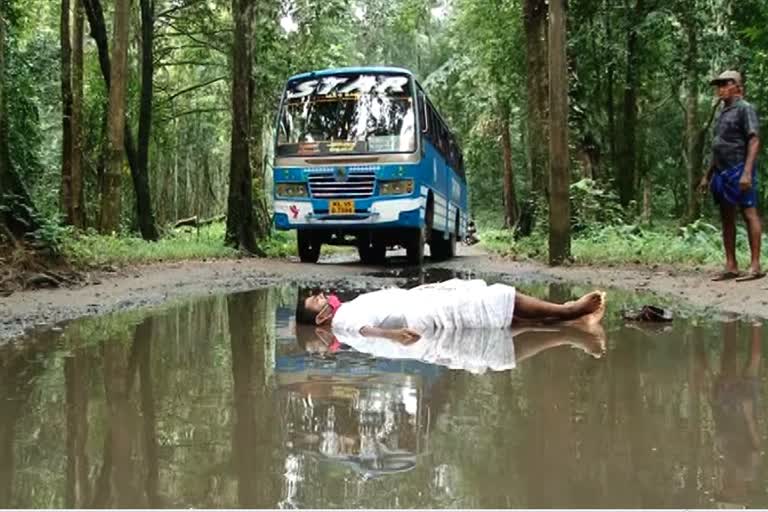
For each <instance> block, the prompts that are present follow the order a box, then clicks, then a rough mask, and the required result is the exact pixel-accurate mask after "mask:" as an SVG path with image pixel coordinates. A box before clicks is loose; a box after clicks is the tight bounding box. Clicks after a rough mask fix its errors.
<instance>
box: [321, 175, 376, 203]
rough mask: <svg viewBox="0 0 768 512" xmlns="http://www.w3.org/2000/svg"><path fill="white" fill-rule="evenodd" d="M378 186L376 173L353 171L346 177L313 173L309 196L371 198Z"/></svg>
mask: <svg viewBox="0 0 768 512" xmlns="http://www.w3.org/2000/svg"><path fill="white" fill-rule="evenodd" d="M375 184H376V173H374V172H371V171H365V172H354V171H351V172H350V173H349V174H348V175H346V176H344V177H340V176H338V175H337V174H336V173H334V172H313V173H311V174H310V175H309V195H310V196H312V197H328V198H343V197H370V196H372V195H373V188H374V186H375Z"/></svg>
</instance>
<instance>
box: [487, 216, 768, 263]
mask: <svg viewBox="0 0 768 512" xmlns="http://www.w3.org/2000/svg"><path fill="white" fill-rule="evenodd" d="M479 238H480V243H481V246H482V247H484V248H485V249H486V250H488V251H490V252H494V253H496V254H500V255H503V256H506V257H511V258H516V259H530V260H536V261H545V260H546V258H547V237H546V235H544V234H541V233H534V234H533V235H531V236H528V237H525V238H521V239H519V240H515V239H514V238H513V236H512V233H511V232H510V231H509V230H500V229H487V230H484V231H481V232H480V235H479ZM767 242H768V237H766V236H765V235H764V236H763V246H765V244H766V243H767ZM736 244H737V257H738V260H739V262H741V263H742V266H744V265H745V264H746V263H747V262H748V261H749V245H748V241H747V234H746V230H745V229H744V227H743V226H739V227H738V228H737V235H736ZM571 252H572V255H573V258H574V261H575V263H577V264H584V265H606V264H612V265H649V266H652V265H655V264H664V265H672V266H680V267H688V266H721V265H722V264H723V249H722V242H721V238H720V229H719V228H718V227H715V226H713V225H711V224H707V223H705V222H701V221H699V222H697V223H694V224H691V225H689V226H685V227H681V228H674V227H671V226H663V227H655V228H652V229H651V228H644V227H641V226H638V225H618V226H604V227H599V228H597V229H593V230H590V231H587V232H582V233H577V234H576V235H574V237H573V239H572V243H571Z"/></svg>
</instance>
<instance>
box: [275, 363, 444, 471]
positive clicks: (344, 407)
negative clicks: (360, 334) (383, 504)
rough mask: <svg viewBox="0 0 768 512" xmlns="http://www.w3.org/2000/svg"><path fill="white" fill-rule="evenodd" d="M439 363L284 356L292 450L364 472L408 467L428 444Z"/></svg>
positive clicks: (284, 412) (283, 406) (282, 389)
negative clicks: (433, 392) (431, 402)
mask: <svg viewBox="0 0 768 512" xmlns="http://www.w3.org/2000/svg"><path fill="white" fill-rule="evenodd" d="M441 371H442V370H441V369H440V368H439V367H435V366H431V365H427V364H424V363H420V362H418V361H385V360H372V359H371V358H369V357H367V356H365V355H363V354H358V353H347V354H343V353H341V354H337V356H336V357H335V358H334V359H332V360H323V359H316V358H312V357H307V356H306V355H304V354H301V355H298V356H296V355H293V356H280V357H278V358H277V362H276V379H277V384H278V388H279V396H280V399H279V401H280V416H281V418H282V421H283V423H284V426H285V432H286V435H287V439H286V440H285V441H286V446H287V447H288V448H289V451H291V452H293V453H303V454H306V455H309V456H311V457H315V458H318V459H319V461H320V462H321V463H332V464H333V465H336V466H344V467H347V468H349V469H352V470H353V471H355V472H356V473H358V474H360V475H361V476H362V477H363V478H365V479H368V478H373V477H377V476H381V475H385V474H392V473H400V472H403V471H409V470H411V469H413V468H414V467H416V463H417V458H418V457H419V456H420V455H423V454H424V453H426V452H427V451H428V444H429V428H430V423H431V422H432V421H434V414H435V412H436V411H433V410H431V407H430V389H431V385H432V383H433V382H434V381H435V380H436V379H437V377H438V376H439V375H440V373H441Z"/></svg>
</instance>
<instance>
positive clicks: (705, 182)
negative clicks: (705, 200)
mask: <svg viewBox="0 0 768 512" xmlns="http://www.w3.org/2000/svg"><path fill="white" fill-rule="evenodd" d="M707 188H709V174H705V175H704V176H702V177H701V181H700V182H699V186H698V190H699V194H703V193H705V192H706V191H707Z"/></svg>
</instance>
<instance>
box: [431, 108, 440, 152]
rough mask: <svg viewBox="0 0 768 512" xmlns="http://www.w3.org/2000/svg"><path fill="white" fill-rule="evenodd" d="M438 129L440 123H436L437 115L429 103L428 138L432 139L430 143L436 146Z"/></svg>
mask: <svg viewBox="0 0 768 512" xmlns="http://www.w3.org/2000/svg"><path fill="white" fill-rule="evenodd" d="M439 131H440V125H439V124H438V123H437V116H436V115H435V110H434V109H433V108H432V105H431V104H430V105H429V138H430V139H432V144H434V145H435V147H437V146H438V140H439V138H438V133H439Z"/></svg>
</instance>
